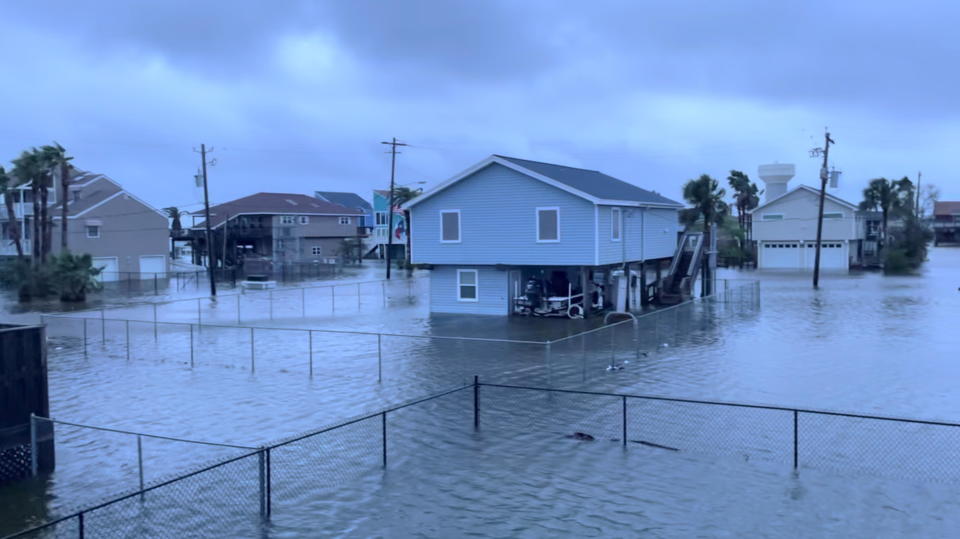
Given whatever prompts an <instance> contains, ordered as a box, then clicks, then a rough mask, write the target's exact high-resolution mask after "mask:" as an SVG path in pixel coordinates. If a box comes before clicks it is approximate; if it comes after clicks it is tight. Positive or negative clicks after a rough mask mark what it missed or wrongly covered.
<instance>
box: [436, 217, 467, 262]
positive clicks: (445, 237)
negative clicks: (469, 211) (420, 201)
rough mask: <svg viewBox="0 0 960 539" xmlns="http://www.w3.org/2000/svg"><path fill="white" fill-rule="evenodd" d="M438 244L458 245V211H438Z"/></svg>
mask: <svg viewBox="0 0 960 539" xmlns="http://www.w3.org/2000/svg"><path fill="white" fill-rule="evenodd" d="M440 242H441V243H460V210H440ZM464 271H466V270H464ZM470 271H475V270H470Z"/></svg>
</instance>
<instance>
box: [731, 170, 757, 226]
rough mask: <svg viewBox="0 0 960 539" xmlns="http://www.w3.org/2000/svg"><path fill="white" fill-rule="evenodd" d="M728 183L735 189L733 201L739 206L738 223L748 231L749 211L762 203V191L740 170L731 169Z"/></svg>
mask: <svg viewBox="0 0 960 539" xmlns="http://www.w3.org/2000/svg"><path fill="white" fill-rule="evenodd" d="M727 183H729V184H730V188H731V189H733V203H734V205H735V206H736V207H737V224H739V225H740V230H742V231H744V233H746V231H747V212H748V211H750V210H752V209H754V208H756V207H757V206H759V205H760V193H762V191H761V190H760V188H759V187H757V184H755V183H753V182H751V181H750V177H749V176H747V175H746V174H744V173H743V172H740V171H739V170H731V171H730V175H729V176H727Z"/></svg>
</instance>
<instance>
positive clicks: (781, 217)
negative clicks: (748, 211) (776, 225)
mask: <svg viewBox="0 0 960 539" xmlns="http://www.w3.org/2000/svg"><path fill="white" fill-rule="evenodd" d="M768 215H769V216H771V217H773V216H779V217H780V218H779V219H767V216H768ZM783 219H784V216H783V214H782V213H764V214H762V215H760V220H761V221H783Z"/></svg>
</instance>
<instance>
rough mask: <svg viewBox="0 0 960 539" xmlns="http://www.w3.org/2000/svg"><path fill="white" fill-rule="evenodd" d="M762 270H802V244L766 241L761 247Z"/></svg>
mask: <svg viewBox="0 0 960 539" xmlns="http://www.w3.org/2000/svg"><path fill="white" fill-rule="evenodd" d="M760 250H761V252H760V268H762V269H800V268H801V267H803V266H801V264H802V261H801V260H802V259H801V250H800V242H797V241H765V242H762V243H761V245H760Z"/></svg>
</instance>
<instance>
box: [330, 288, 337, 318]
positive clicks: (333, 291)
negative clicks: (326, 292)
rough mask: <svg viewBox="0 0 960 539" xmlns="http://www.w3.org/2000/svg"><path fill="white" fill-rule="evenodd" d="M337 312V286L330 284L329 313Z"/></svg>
mask: <svg viewBox="0 0 960 539" xmlns="http://www.w3.org/2000/svg"><path fill="white" fill-rule="evenodd" d="M336 312H337V287H336V286H334V285H331V286H330V313H331V314H333V313H336Z"/></svg>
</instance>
